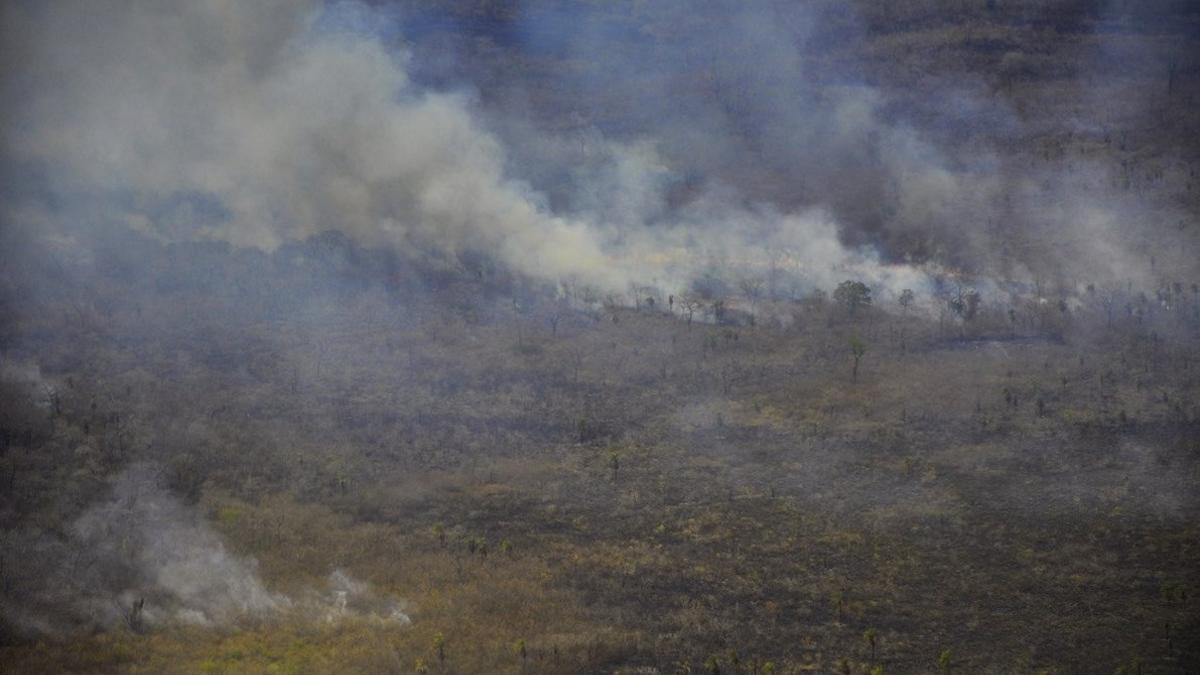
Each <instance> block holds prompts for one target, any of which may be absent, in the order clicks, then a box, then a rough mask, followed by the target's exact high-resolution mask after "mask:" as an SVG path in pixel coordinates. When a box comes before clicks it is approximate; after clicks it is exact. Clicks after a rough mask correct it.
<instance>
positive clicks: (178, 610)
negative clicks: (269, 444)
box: [0, 463, 409, 637]
mask: <svg viewBox="0 0 1200 675" xmlns="http://www.w3.org/2000/svg"><path fill="white" fill-rule="evenodd" d="M109 483H110V487H109V489H108V490H107V494H106V495H105V496H104V497H103V498H102V499H100V500H99V501H97V502H96V503H93V504H91V505H89V506H88V507H87V508H86V509H85V510H84V511H83V512H82V513H80V514H79V515H78V516H77V517H76V518H75V519H74V520H73V521H72V522H71V523H70V524H69V525H67V526H66V527H65V528H63V529H62V530H61V531H54V530H40V529H38V528H37V527H36V526H32V525H30V526H27V527H23V528H19V529H14V530H7V531H6V532H5V536H4V544H5V545H4V551H3V553H2V554H0V555H2V556H3V557H2V558H0V560H2V562H3V566H4V573H5V584H4V589H3V596H4V610H3V617H4V621H5V622H6V624H7V625H8V626H10V627H12V628H14V629H15V630H17V631H18V632H20V633H22V634H25V635H33V636H47V635H48V636H58V637H62V636H70V635H75V634H79V633H88V632H93V631H96V630H112V629H124V630H133V631H135V632H141V631H143V630H149V629H152V628H162V627H164V626H170V625H194V626H227V625H232V624H235V623H237V622H242V623H244V622H253V621H263V620H271V619H277V618H279V617H280V616H282V615H289V616H302V617H306V618H308V619H310V620H316V621H336V620H339V619H342V618H344V617H347V616H368V617H376V618H378V619H380V620H385V621H394V622H401V623H408V622H409V618H408V616H407V615H406V614H405V613H404V612H403V607H404V605H403V603H402V602H400V601H398V600H396V599H392V598H389V597H387V596H383V595H379V594H377V593H375V592H373V591H372V589H371V588H370V586H369V585H368V584H366V583H364V582H361V581H358V580H356V579H354V578H353V577H351V576H349V575H348V574H347V573H346V572H344V571H342V570H334V571H332V572H331V574H330V576H329V579H328V584H327V588H312V589H310V590H308V591H306V592H305V593H303V594H302V595H301V596H299V597H297V598H295V599H293V598H290V597H287V596H284V595H281V594H278V593H273V592H271V591H269V590H268V589H267V588H266V587H265V586H264V585H263V583H262V581H261V580H260V579H259V576H258V573H257V570H256V563H255V561H254V560H253V559H248V558H244V557H240V556H237V555H236V554H234V553H232V552H230V551H229V550H228V549H227V548H226V546H225V544H224V542H223V541H222V540H221V538H220V537H219V536H218V535H217V534H216V533H215V532H214V531H213V530H212V529H211V528H210V527H209V526H208V525H207V523H206V521H205V519H204V517H203V516H202V515H201V513H200V512H199V511H197V510H196V509H194V508H192V507H190V506H188V505H186V504H185V503H184V502H183V501H182V500H181V499H180V498H179V497H178V496H177V495H176V494H174V493H173V492H172V491H171V489H170V488H169V486H168V485H167V476H166V475H165V473H164V470H163V469H162V468H161V467H158V466H155V465H153V464H149V463H139V464H135V465H132V466H130V467H128V468H126V469H124V470H123V471H121V472H120V473H119V474H117V475H116V476H114V477H113V478H112V479H111V480H110V481H109Z"/></svg>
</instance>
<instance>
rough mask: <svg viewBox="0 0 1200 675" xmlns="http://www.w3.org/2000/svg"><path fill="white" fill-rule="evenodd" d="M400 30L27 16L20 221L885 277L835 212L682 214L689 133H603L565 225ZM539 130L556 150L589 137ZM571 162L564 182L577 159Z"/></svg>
mask: <svg viewBox="0 0 1200 675" xmlns="http://www.w3.org/2000/svg"><path fill="white" fill-rule="evenodd" d="M392 20H393V19H392V17H391V16H390V15H387V14H383V13H374V12H373V11H372V10H368V9H365V8H363V7H362V6H358V5H351V4H334V5H328V6H323V5H320V4H317V3H311V2H310V3H294V2H274V3H253V4H246V3H234V2H220V1H215V0H214V1H211V2H203V3H192V4H191V5H189V7H187V8H186V9H184V10H183V11H177V10H176V8H166V7H162V6H160V5H157V4H155V3H140V2H112V3H88V4H86V5H70V4H62V3H38V4H36V5H25V4H12V5H9V6H7V7H6V9H5V17H4V26H5V36H4V37H5V39H4V43H5V45H6V47H5V49H4V60H5V63H7V64H9V67H8V68H6V70H9V71H11V73H12V74H11V75H10V76H8V77H7V78H6V80H5V94H6V96H5V100H6V101H7V103H6V104H5V113H6V118H7V119H8V120H10V121H9V122H8V123H7V124H6V126H5V130H4V131H5V133H4V146H3V147H4V156H5V161H6V169H7V171H8V172H17V171H18V170H21V171H24V170H26V169H27V170H28V171H29V173H30V175H31V176H32V177H27V178H26V182H32V183H33V184H34V187H32V188H30V189H25V190H23V189H20V188H14V190H15V191H16V194H15V195H14V199H13V200H12V203H11V204H10V207H9V210H8V213H6V214H5V219H6V220H7V221H8V222H9V223H10V224H12V223H16V224H21V225H24V226H25V227H27V228H36V229H42V230H45V229H47V228H48V226H49V227H50V228H53V227H54V223H56V222H59V223H61V221H63V220H72V221H81V220H83V221H87V222H86V223H80V222H72V223H70V224H71V225H72V226H75V227H80V226H82V227H88V226H90V225H92V224H100V223H117V224H121V225H126V226H129V227H132V228H135V229H137V230H141V231H143V232H149V233H152V234H154V235H155V236H158V237H162V238H164V239H167V240H186V239H195V238H200V239H204V238H214V239H221V240H225V241H229V242H231V243H233V244H235V245H239V246H253V247H259V248H263V249H267V250H270V249H273V248H276V247H278V246H279V245H281V244H282V243H285V242H287V241H292V240H297V239H302V238H305V237H307V236H311V235H313V234H317V233H319V232H323V231H326V230H339V231H342V232H344V233H346V234H348V235H350V236H351V237H353V238H354V239H355V240H356V241H358V242H360V243H362V244H364V245H369V246H382V247H387V248H392V249H394V250H398V251H401V252H404V253H407V254H410V255H417V256H420V255H426V254H430V253H436V254H439V255H448V256H453V255H455V254H459V253H463V252H482V253H486V254H489V255H492V256H495V257H496V258H498V259H499V260H500V261H501V262H503V263H505V264H507V265H509V266H511V267H512V268H515V269H516V270H518V271H520V272H522V273H525V274H528V275H531V276H534V277H538V278H543V279H548V280H558V279H561V278H565V277H572V278H575V279H578V280H580V281H583V282H587V283H591V284H595V285H598V286H600V287H603V288H605V289H608V290H625V289H626V288H627V287H628V286H629V285H630V284H633V283H638V284H659V285H668V286H672V287H674V288H678V287H680V286H683V285H685V284H686V283H687V281H688V280H689V278H690V277H691V276H692V275H693V274H694V273H695V272H696V270H697V269H702V268H704V267H705V266H706V265H708V264H709V263H710V262H711V256H710V252H711V251H714V250H720V251H722V252H723V255H725V256H727V257H730V258H734V259H744V258H747V256H749V255H750V254H751V253H754V254H755V256H754V257H756V258H762V257H763V252H764V251H765V250H766V248H767V247H768V246H770V245H772V244H774V243H776V241H777V240H783V241H787V242H788V243H789V244H790V245H796V246H801V247H803V248H804V249H806V250H807V251H809V253H808V254H806V256H805V257H806V258H807V259H808V260H809V261H810V262H811V261H813V260H816V259H818V258H824V257H825V256H824V254H825V253H826V252H829V251H833V252H834V255H833V257H832V260H833V262H834V264H835V265H841V264H843V262H845V261H848V260H853V261H856V262H854V263H853V265H851V266H852V267H853V266H861V267H871V264H870V261H872V259H873V257H874V254H873V253H872V252H871V251H870V250H867V249H864V250H861V251H860V250H858V249H853V248H845V247H843V246H842V245H841V243H840V241H839V232H838V228H837V225H836V224H833V223H831V219H830V216H829V214H828V213H827V212H824V211H821V210H820V209H819V205H817V206H816V207H814V208H815V209H816V210H812V211H811V212H810V210H809V209H808V208H806V209H805V210H796V211H791V210H789V211H781V210H780V209H779V208H778V207H776V206H773V205H770V204H763V205H755V204H754V203H753V202H746V200H745V198H743V197H742V196H741V195H740V194H738V193H736V192H735V191H733V190H731V189H730V188H729V187H728V186H723V185H718V184H716V183H713V184H711V185H709V186H708V187H706V189H705V195H704V196H703V197H702V198H701V199H698V200H691V201H690V203H689V204H688V205H687V208H685V209H683V210H674V209H670V208H668V204H667V201H668V194H667V193H668V191H669V188H671V187H672V186H673V185H677V184H678V182H679V176H680V171H679V169H678V168H677V167H673V166H671V165H670V163H669V162H667V161H664V159H663V157H662V155H661V154H660V152H659V150H658V148H659V146H660V145H664V143H665V147H670V146H671V143H672V139H666V141H665V142H664V141H663V140H661V139H657V138H650V137H647V138H644V139H633V140H629V141H623V140H622V141H617V140H611V141H610V140H606V139H605V138H604V137H603V136H602V135H597V136H595V137H594V138H593V139H592V140H593V143H592V145H593V146H594V147H593V149H594V152H593V154H594V159H593V160H592V161H589V162H584V163H580V165H579V166H578V167H577V170H576V171H575V172H574V174H575V175H574V176H572V181H573V182H574V183H575V185H576V187H574V188H572V192H573V194H574V197H573V198H572V201H571V203H570V204H568V205H566V206H567V208H565V209H562V210H560V211H556V210H555V209H554V208H552V207H553V206H554V205H553V204H552V201H553V199H552V198H551V196H549V195H548V193H546V192H543V191H540V190H536V189H534V188H533V187H531V184H530V183H529V182H527V181H526V180H523V179H522V173H524V172H523V171H521V170H520V169H521V168H522V166H518V165H523V163H522V162H519V161H514V155H511V154H510V153H509V152H508V151H507V150H506V148H505V146H504V144H503V143H502V141H501V140H500V136H499V135H497V133H493V131H491V130H490V129H489V128H488V123H486V122H485V121H483V120H482V119H481V118H482V112H481V110H480V107H479V106H478V105H477V98H476V97H475V96H474V95H472V94H471V93H470V91H469V90H466V89H459V90H436V91H435V90H433V89H430V88H427V87H422V86H420V85H419V84H417V83H415V82H414V80H413V79H412V78H411V77H410V74H409V61H410V57H409V55H408V52H407V51H405V50H404V49H401V48H396V47H395V46H394V45H389V44H385V41H384V37H385V36H386V35H387V31H386V30H384V29H382V28H380V26H387V25H390V24H389V22H390V21H392ZM857 96H858V95H857V94H853V95H847V96H846V97H842V98H839V100H838V102H836V104H835V107H834V110H835V115H834V117H836V118H838V119H850V120H853V119H854V111H852V110H849V109H850V108H853V107H854V106H855V105H857V103H856V101H857V100H858V99H857V98H856V97H857ZM494 124H495V126H497V127H502V126H504V123H503V122H502V121H501V122H495V123H494ZM699 124H701V125H702V124H704V121H703V120H701V121H699ZM851 124H852V123H851ZM826 131H827V130H825V129H820V130H815V131H811V132H809V134H808V135H809V136H823V135H825V132H826ZM532 133H536V134H539V135H540V138H539V139H538V141H537V143H539V144H541V145H548V144H554V143H567V144H568V145H570V146H572V147H574V146H575V144H576V141H577V139H575V138H570V139H566V140H564V139H561V138H560V139H555V138H554V136H553V134H548V133H542V132H540V131H536V130H534V131H533V132H532ZM692 133H694V134H707V130H705V129H704V128H703V126H696V127H694V128H693V129H692ZM779 133H785V132H784V131H780V132H779ZM838 133H839V134H842V135H846V134H855V133H858V130H856V129H853V128H848V129H845V130H839V131H838ZM715 137H717V136H716V135H714V136H713V138H715ZM714 152H718V153H725V152H726V150H724V149H720V148H717V149H714ZM826 154H829V151H826ZM559 159H560V160H562V161H561V162H560V163H556V164H553V165H552V166H551V169H550V170H554V168H556V167H557V168H561V167H563V166H565V163H566V162H568V161H569V159H570V158H568V157H560V158H559ZM529 173H530V174H533V175H535V177H536V173H537V170H536V169H533V170H531V171H529ZM830 271H831V268H827V269H826V270H824V271H823V272H822V273H821V274H820V275H819V276H821V277H828V276H829V273H830ZM874 276H886V275H880V274H875V275H874Z"/></svg>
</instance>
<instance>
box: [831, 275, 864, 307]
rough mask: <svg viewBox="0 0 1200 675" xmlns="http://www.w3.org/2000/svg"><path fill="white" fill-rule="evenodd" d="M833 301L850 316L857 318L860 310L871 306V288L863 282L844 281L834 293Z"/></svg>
mask: <svg viewBox="0 0 1200 675" xmlns="http://www.w3.org/2000/svg"><path fill="white" fill-rule="evenodd" d="M833 299H834V301H835V302H837V304H838V305H840V306H841V307H842V308H843V309H845V310H846V312H847V313H848V314H850V316H855V315H857V314H858V310H859V309H861V308H863V307H868V306H870V304H871V288H870V287H869V286H867V285H866V284H864V283H863V282H861V281H853V280H847V281H843V282H842V283H840V284H838V287H837V289H835V290H834V291H833Z"/></svg>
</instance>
